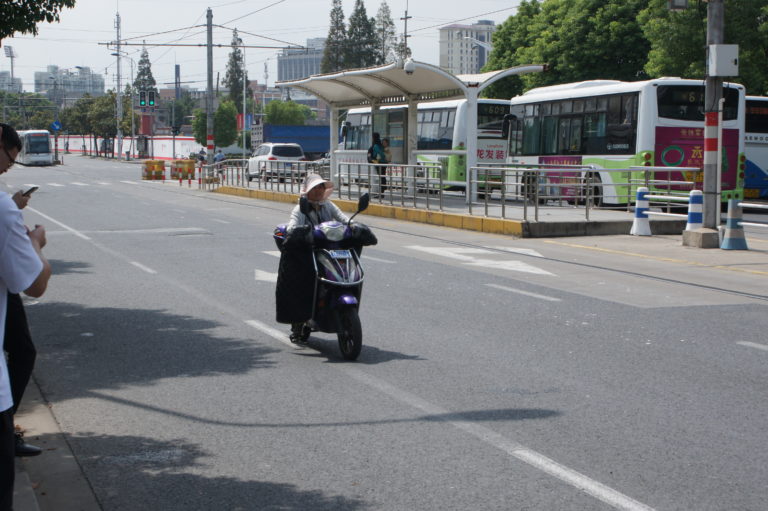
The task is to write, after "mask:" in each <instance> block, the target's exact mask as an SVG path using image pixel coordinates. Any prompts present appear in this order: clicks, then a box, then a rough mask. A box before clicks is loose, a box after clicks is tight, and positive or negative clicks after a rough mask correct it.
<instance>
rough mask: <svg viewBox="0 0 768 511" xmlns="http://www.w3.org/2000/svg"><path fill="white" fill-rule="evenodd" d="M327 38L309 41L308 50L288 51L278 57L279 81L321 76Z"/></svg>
mask: <svg viewBox="0 0 768 511" xmlns="http://www.w3.org/2000/svg"><path fill="white" fill-rule="evenodd" d="M324 50H325V38H323V37H316V38H313V39H307V47H306V49H301V50H299V49H286V50H283V51H282V52H281V53H280V54H279V55H278V56H277V81H278V82H282V81H285V80H300V79H302V78H307V77H309V76H312V75H317V74H320V63H321V62H322V60H323V51H324Z"/></svg>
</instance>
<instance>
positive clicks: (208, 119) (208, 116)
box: [205, 7, 213, 165]
mask: <svg viewBox="0 0 768 511" xmlns="http://www.w3.org/2000/svg"><path fill="white" fill-rule="evenodd" d="M206 18H207V21H208V23H207V25H208V29H207V32H208V45H207V50H208V51H207V54H208V55H207V57H208V93H207V94H206V96H205V131H206V135H205V140H206V143H207V147H208V148H207V153H208V164H209V165H210V164H211V163H213V11H212V10H211V8H210V7H209V8H208V14H207V16H206Z"/></svg>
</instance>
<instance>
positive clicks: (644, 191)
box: [629, 186, 651, 236]
mask: <svg viewBox="0 0 768 511" xmlns="http://www.w3.org/2000/svg"><path fill="white" fill-rule="evenodd" d="M646 195H648V188H646V187H644V186H641V187H640V188H638V189H637V198H636V199H635V218H634V220H632V229H631V230H630V231H629V234H631V235H632V236H650V235H651V223H650V221H649V220H648V206H649V204H648V199H646V198H645V196H646Z"/></svg>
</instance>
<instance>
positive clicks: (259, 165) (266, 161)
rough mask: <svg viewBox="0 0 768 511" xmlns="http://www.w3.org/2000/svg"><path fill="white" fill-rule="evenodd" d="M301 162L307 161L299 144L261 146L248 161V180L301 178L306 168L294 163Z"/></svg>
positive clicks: (270, 143)
mask: <svg viewBox="0 0 768 511" xmlns="http://www.w3.org/2000/svg"><path fill="white" fill-rule="evenodd" d="M299 161H306V158H305V157H304V151H303V150H302V149H301V146H300V145H299V144H283V143H274V142H267V143H265V144H261V145H260V146H259V147H257V148H256V150H255V151H254V153H253V156H252V157H251V158H250V159H249V160H248V180H249V181H252V180H253V179H263V180H267V179H272V178H278V179H280V180H283V179H298V178H301V177H303V175H304V174H305V173H306V168H305V167H304V166H302V165H300V164H297V163H292V162H299Z"/></svg>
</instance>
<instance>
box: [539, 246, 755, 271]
mask: <svg viewBox="0 0 768 511" xmlns="http://www.w3.org/2000/svg"><path fill="white" fill-rule="evenodd" d="M544 243H551V244H553V245H561V246H564V247H571V248H583V249H586V250H594V251H595V252H604V253H606V254H619V255H625V256H631V257H639V258H641V259H651V260H654V261H664V262H667V263H677V264H687V265H689V266H701V267H702V268H715V269H718V270H727V271H735V272H740V273H751V274H754V275H768V271H760V270H746V269H744V268H734V267H731V266H720V265H716V266H712V265H710V264H704V263H697V262H696V261H686V260H685V259H672V258H671V257H657V256H651V255H647V254H638V253H636V252H625V251H623V250H614V249H612V248H602V247H590V246H587V245H579V244H577V243H565V242H562V241H553V240H544Z"/></svg>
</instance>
